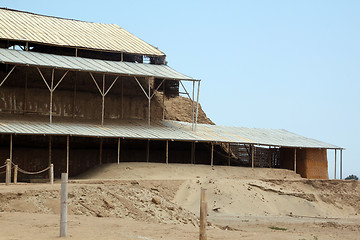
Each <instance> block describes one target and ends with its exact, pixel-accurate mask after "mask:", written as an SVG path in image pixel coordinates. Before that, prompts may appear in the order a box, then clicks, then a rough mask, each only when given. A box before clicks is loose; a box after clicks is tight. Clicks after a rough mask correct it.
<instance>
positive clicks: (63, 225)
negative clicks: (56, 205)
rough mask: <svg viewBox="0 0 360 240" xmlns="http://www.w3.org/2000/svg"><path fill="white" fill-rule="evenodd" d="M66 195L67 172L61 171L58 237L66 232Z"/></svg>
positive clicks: (64, 235)
mask: <svg viewBox="0 0 360 240" xmlns="http://www.w3.org/2000/svg"><path fill="white" fill-rule="evenodd" d="M67 197H68V174H67V173H61V209H60V237H66V233H67Z"/></svg>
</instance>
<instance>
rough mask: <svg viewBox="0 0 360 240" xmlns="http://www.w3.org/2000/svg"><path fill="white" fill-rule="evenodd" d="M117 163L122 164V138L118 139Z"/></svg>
mask: <svg viewBox="0 0 360 240" xmlns="http://www.w3.org/2000/svg"><path fill="white" fill-rule="evenodd" d="M117 163H118V164H120V138H118V152H117Z"/></svg>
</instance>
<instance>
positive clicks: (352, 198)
mask: <svg viewBox="0 0 360 240" xmlns="http://www.w3.org/2000/svg"><path fill="white" fill-rule="evenodd" d="M201 188H205V189H207V190H206V195H207V202H208V221H209V223H208V228H207V230H208V232H207V236H208V239H296V240H300V239H301V240H303V239H306V240H315V239H319V240H323V239H359V233H360V204H359V200H360V184H359V182H358V181H344V180H309V179H303V178H301V177H300V176H299V175H297V174H295V173H294V172H293V171H289V170H282V169H266V168H257V169H251V168H241V167H228V166H214V167H211V166H207V165H188V164H169V165H166V164H157V163H121V164H119V165H117V164H104V165H102V166H100V167H97V168H95V169H92V170H90V171H88V172H86V173H84V174H82V175H81V176H79V177H77V178H76V179H70V181H69V217H68V220H69V223H68V238H70V239H175V240H176V239H198V229H199V228H198V225H199V219H198V216H199V201H200V199H199V198H200V189H201ZM59 210H60V181H59V180H57V181H56V182H55V184H54V185H50V184H28V183H19V184H17V185H14V184H12V185H10V186H5V185H4V184H1V185H0V226H1V228H0V229H1V230H0V232H1V235H0V239H57V238H58V236H59V218H60V216H59Z"/></svg>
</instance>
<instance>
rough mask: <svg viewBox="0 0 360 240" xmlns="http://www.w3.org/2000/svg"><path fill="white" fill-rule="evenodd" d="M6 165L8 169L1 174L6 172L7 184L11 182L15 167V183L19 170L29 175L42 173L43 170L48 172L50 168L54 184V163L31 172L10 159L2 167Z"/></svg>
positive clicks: (51, 181)
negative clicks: (12, 171)
mask: <svg viewBox="0 0 360 240" xmlns="http://www.w3.org/2000/svg"><path fill="white" fill-rule="evenodd" d="M4 167H6V170H5V171H4V172H0V174H3V173H6V185H9V183H10V182H11V170H12V169H14V183H15V184H16V183H17V174H18V172H21V173H23V174H28V175H36V174H41V173H43V172H46V171H48V170H50V172H49V178H50V183H51V184H53V183H54V165H53V164H50V166H49V167H47V168H45V169H43V170H40V171H37V172H29V171H26V170H24V169H21V168H19V166H18V165H16V164H14V163H13V162H12V161H11V160H10V159H7V160H6V161H5V165H3V166H1V167H0V169H1V168H4Z"/></svg>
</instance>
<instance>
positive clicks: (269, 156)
mask: <svg viewBox="0 0 360 240" xmlns="http://www.w3.org/2000/svg"><path fill="white" fill-rule="evenodd" d="M268 158H269V168H271V167H272V166H271V162H272V149H271V146H269V154H268Z"/></svg>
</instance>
